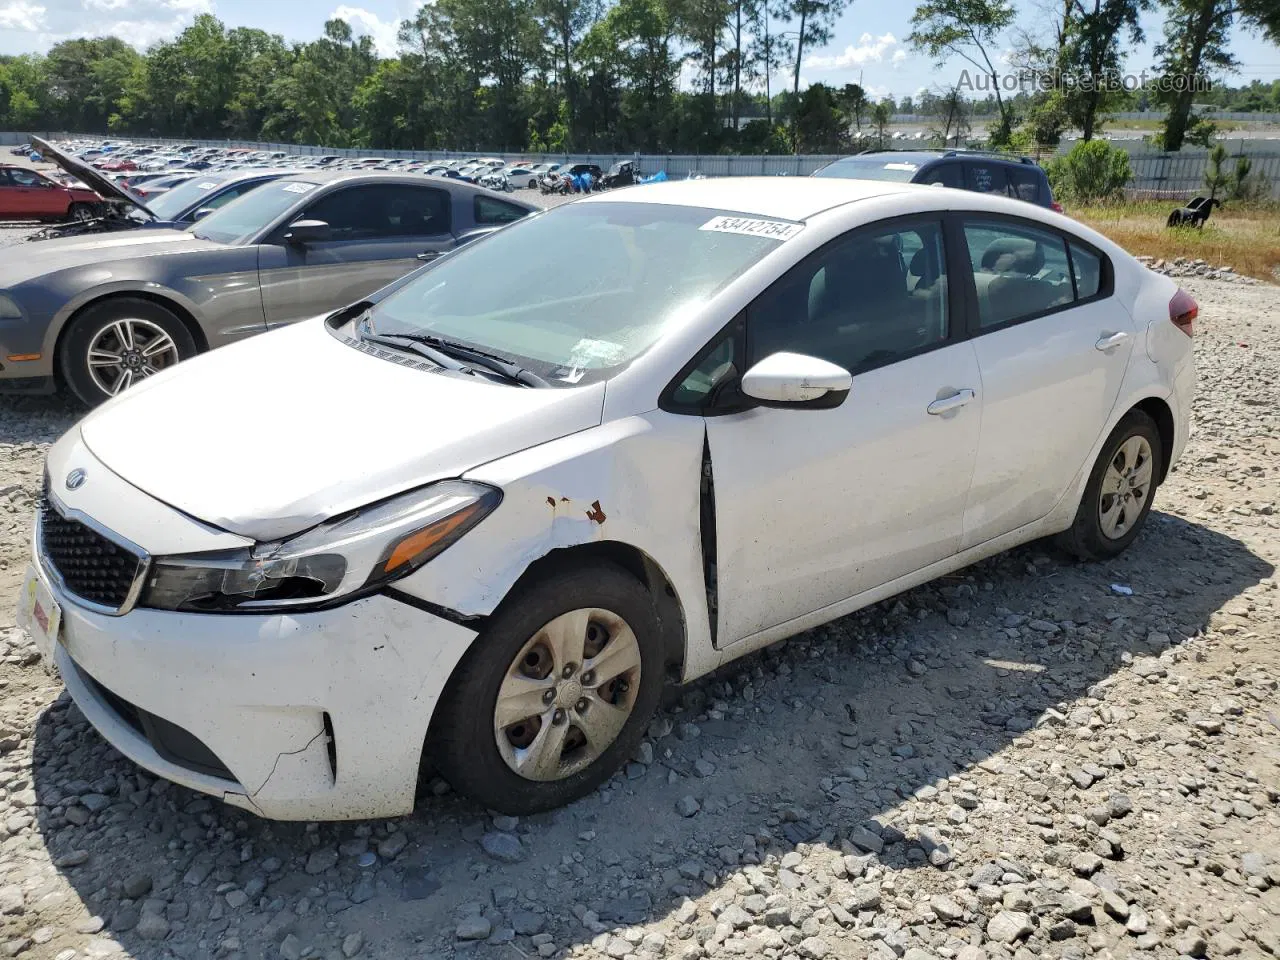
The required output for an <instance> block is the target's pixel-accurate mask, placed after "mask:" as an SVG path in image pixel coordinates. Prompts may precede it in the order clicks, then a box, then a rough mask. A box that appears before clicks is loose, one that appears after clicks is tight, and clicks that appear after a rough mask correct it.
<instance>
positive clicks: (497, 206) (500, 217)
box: [475, 196, 528, 227]
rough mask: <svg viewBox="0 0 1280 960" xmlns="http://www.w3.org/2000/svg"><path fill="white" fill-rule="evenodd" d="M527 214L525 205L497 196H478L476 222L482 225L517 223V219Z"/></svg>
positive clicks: (521, 218)
mask: <svg viewBox="0 0 1280 960" xmlns="http://www.w3.org/2000/svg"><path fill="white" fill-rule="evenodd" d="M527 215H528V211H527V210H525V209H524V208H523V207H517V206H516V205H515V204H514V203H507V202H506V201H505V200H499V199H498V198H497V197H484V196H478V197H476V203H475V217H476V223H477V224H478V225H480V226H482V227H492V226H500V225H501V224H504V223H515V222H516V221H517V220H523V219H524V218H525V217H526V216H527Z"/></svg>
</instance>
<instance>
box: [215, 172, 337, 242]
mask: <svg viewBox="0 0 1280 960" xmlns="http://www.w3.org/2000/svg"><path fill="white" fill-rule="evenodd" d="M315 188H316V184H314V183H304V182H303V181H300V180H273V181H271V182H270V183H265V184H263V185H262V186H260V187H257V188H256V189H254V190H250V191H249V192H248V193H246V194H245V195H244V196H242V197H238V198H237V199H235V200H232V201H231V202H230V203H228V204H227V205H226V206H225V207H219V208H218V209H217V210H215V211H213V213H211V214H209V215H208V216H207V217H205V218H204V219H203V220H201V221H200V222H199V223H197V224H196V225H195V226H194V227H192V228H191V232H192V233H194V234H195V235H196V236H197V237H199V238H200V239H201V240H216V241H218V242H219V243H243V242H244V241H245V240H248V239H249V238H250V237H251V236H253V235H254V234H256V233H257V232H258V231H260V230H261V229H262V228H263V227H265V226H267V225H268V224H270V223H272V222H273V221H274V220H275V219H276V218H277V217H279V216H280V215H281V214H282V213H284V212H285V211H286V210H288V209H289V208H290V207H291V206H293V205H294V204H295V203H297V202H298V200H300V199H301V198H302V197H303V196H304V195H306V194H308V193H310V192H311V191H312V190H314V189H315Z"/></svg>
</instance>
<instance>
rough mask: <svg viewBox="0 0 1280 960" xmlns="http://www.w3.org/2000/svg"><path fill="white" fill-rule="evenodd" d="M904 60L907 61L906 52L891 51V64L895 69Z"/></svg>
mask: <svg viewBox="0 0 1280 960" xmlns="http://www.w3.org/2000/svg"><path fill="white" fill-rule="evenodd" d="M905 59H907V51H905V50H901V49H899V50H895V51H893V57H892V58H891V62H892V63H893V65H894V66H895V67H896V66H897V65H898V64H900V63H901V62H902V61H903V60H905Z"/></svg>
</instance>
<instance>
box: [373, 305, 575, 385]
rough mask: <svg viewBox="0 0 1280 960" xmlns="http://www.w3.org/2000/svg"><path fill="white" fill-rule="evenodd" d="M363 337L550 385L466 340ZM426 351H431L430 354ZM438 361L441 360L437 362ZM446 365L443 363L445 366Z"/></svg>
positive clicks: (396, 335)
mask: <svg viewBox="0 0 1280 960" xmlns="http://www.w3.org/2000/svg"><path fill="white" fill-rule="evenodd" d="M364 326H365V329H366V331H367V330H368V327H369V325H368V320H367V318H366V320H365V324H364ZM362 336H363V337H364V339H366V340H371V341H373V342H374V343H382V344H384V345H386V346H396V345H404V346H409V347H412V348H415V349H417V350H418V352H420V353H422V355H423V356H428V357H429V356H431V354H439V355H441V356H443V357H444V358H445V359H446V360H449V359H454V360H455V362H456V361H457V360H462V361H466V363H467V364H470V365H471V366H476V367H483V368H484V369H486V370H488V371H489V372H491V373H496V374H498V375H499V376H500V377H503V378H504V379H506V380H508V381H510V382H511V383H518V384H521V385H523V386H526V387H549V386H551V384H550V383H548V382H547V381H546V380H543V379H542V377H540V376H538V375H537V374H536V373H533V372H531V371H529V370H526V369H525V368H524V367H522V366H520V365H519V364H516V363H512V362H511V361H510V360H507V359H506V358H505V357H499V356H497V355H495V354H492V353H487V352H485V351H484V350H478V349H476V348H475V347H472V346H468V345H467V344H465V343H458V342H456V341H454V340H445V339H443V338H442V337H437V336H434V335H432V334H428V333H367V332H366V333H364V334H363V335H362ZM427 351H430V353H428V352H427ZM436 362H438V361H436ZM445 365H446V364H441V366H445ZM452 369H465V365H464V364H459V365H458V366H455V367H453V368H452Z"/></svg>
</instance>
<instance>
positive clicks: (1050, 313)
mask: <svg viewBox="0 0 1280 960" xmlns="http://www.w3.org/2000/svg"><path fill="white" fill-rule="evenodd" d="M963 232H964V237H965V242H966V245H967V247H968V253H969V256H968V258H967V260H968V263H969V265H970V267H971V275H972V278H973V294H974V295H975V298H976V307H977V310H976V314H977V317H976V321H977V322H976V329H975V331H974V334H975V336H974V339H973V341H972V342H973V347H974V349H975V350H976V351H977V356H978V365H979V367H980V368H981V370H982V388H983V405H982V439H981V441H980V443H979V447H978V459H977V463H976V465H975V467H974V477H973V485H972V487H971V489H970V492H969V502H968V505H967V506H966V508H965V517H964V540H963V543H962V544H961V547H962V549H967V548H969V547H972V546H976V545H977V544H980V543H983V542H984V541H986V540H990V539H992V538H993V537H998V536H1000V535H1001V534H1004V533H1008V532H1010V531H1012V530H1016V529H1018V528H1019V527H1021V526H1024V525H1026V524H1028V523H1031V522H1033V521H1035V520H1039V519H1040V518H1042V517H1044V516H1046V515H1047V514H1048V513H1049V511H1050V510H1052V509H1053V507H1054V506H1055V505H1056V504H1057V503H1058V501H1059V500H1061V499H1062V496H1063V495H1064V494H1065V493H1066V490H1067V486H1068V485H1069V484H1070V483H1071V481H1072V479H1073V478H1074V477H1075V476H1076V474H1077V472H1078V471H1079V470H1080V468H1081V467H1082V466H1083V465H1084V464H1085V461H1086V460H1087V459H1088V457H1089V454H1090V453H1091V452H1092V450H1093V447H1094V445H1095V444H1096V443H1097V441H1098V439H1099V435H1100V433H1101V431H1102V429H1103V427H1104V425H1105V424H1106V423H1107V422H1108V418H1109V416H1110V413H1111V410H1112V408H1113V407H1114V406H1115V403H1116V399H1117V397H1118V396H1119V393H1120V386H1121V383H1122V381H1123V380H1124V375H1125V371H1126V369H1127V368H1128V365H1129V355H1130V354H1131V353H1132V352H1133V348H1134V342H1135V340H1136V336H1135V334H1136V330H1135V328H1134V325H1133V320H1132V318H1131V317H1130V316H1129V314H1128V312H1127V311H1126V310H1125V309H1124V308H1123V307H1122V306H1121V305H1120V303H1119V302H1118V301H1117V300H1116V298H1115V297H1114V296H1112V295H1111V291H1110V268H1109V266H1108V264H1107V263H1106V259H1105V257H1104V256H1103V255H1102V254H1101V253H1100V252H1099V251H1096V250H1093V249H1092V248H1090V247H1087V246H1086V245H1085V244H1083V243H1082V242H1078V241H1076V240H1074V239H1073V238H1072V239H1070V240H1069V239H1068V238H1067V237H1065V236H1064V235H1063V234H1061V233H1058V232H1057V231H1054V230H1049V229H1044V228H1042V227H1039V226H1036V225H1033V224H1031V223H1029V222H1027V221H1025V220H1019V219H1015V218H992V217H989V216H982V215H977V214H969V215H965V217H964V231H963ZM964 280H965V281H966V283H967V282H968V277H965V278H964Z"/></svg>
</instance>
